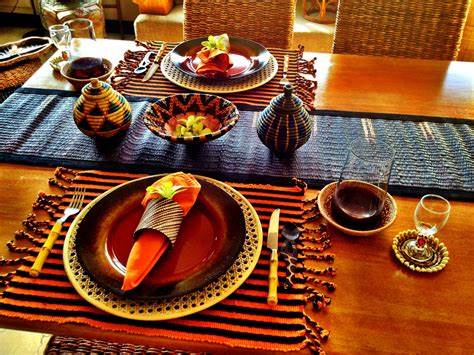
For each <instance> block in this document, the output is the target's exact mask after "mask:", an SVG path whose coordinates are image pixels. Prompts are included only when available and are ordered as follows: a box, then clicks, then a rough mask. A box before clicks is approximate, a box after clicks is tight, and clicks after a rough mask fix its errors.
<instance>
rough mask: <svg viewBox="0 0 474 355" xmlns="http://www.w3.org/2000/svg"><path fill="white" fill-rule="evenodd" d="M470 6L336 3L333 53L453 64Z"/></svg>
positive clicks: (407, 1)
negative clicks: (422, 59) (427, 60)
mask: <svg viewBox="0 0 474 355" xmlns="http://www.w3.org/2000/svg"><path fill="white" fill-rule="evenodd" d="M469 2H470V0H388V1H387V0H373V1H367V0H339V6H338V10H337V20H336V30H335V36H334V45H333V52H334V53H342V54H360V55H379V56H390V57H407V58H424V59H445V60H454V59H456V57H457V54H458V52H459V45H460V42H461V38H462V33H463V28H464V24H465V21H466V16H467V13H468V9H469Z"/></svg>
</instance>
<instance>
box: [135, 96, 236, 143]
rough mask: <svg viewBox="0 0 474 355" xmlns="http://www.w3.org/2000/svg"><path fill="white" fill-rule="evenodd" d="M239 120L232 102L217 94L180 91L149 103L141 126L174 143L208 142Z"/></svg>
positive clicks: (229, 128)
mask: <svg viewBox="0 0 474 355" xmlns="http://www.w3.org/2000/svg"><path fill="white" fill-rule="evenodd" d="M238 120H239V111H238V110H237V107H235V105H234V104H233V103H232V102H230V101H228V100H226V99H224V98H222V97H219V96H215V95H206V94H181V95H173V96H168V97H165V98H164V99H161V100H158V101H155V102H152V103H150V106H149V107H148V109H147V111H146V113H145V116H144V122H145V125H146V126H147V127H148V129H150V131H152V132H153V133H154V134H156V135H157V136H158V137H161V138H163V139H166V140H169V141H171V142H176V143H184V144H194V143H204V142H208V141H212V140H214V139H216V138H219V137H221V136H222V135H224V134H225V133H226V132H228V131H229V130H231V129H232V128H233V127H234V126H235V124H236V123H237V121H238Z"/></svg>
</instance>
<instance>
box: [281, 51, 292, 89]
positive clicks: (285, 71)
mask: <svg viewBox="0 0 474 355" xmlns="http://www.w3.org/2000/svg"><path fill="white" fill-rule="evenodd" d="M289 64H290V56H289V55H285V56H284V57H283V76H282V78H281V80H280V85H286V84H290V81H289V80H288V78H287V75H288V66H289Z"/></svg>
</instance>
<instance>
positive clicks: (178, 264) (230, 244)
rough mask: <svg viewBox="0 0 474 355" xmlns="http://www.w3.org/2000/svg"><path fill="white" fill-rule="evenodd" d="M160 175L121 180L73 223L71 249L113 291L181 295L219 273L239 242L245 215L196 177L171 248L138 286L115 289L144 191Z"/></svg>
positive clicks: (228, 263)
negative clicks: (194, 196) (195, 191)
mask: <svg viewBox="0 0 474 355" xmlns="http://www.w3.org/2000/svg"><path fill="white" fill-rule="evenodd" d="M162 176H163V175H157V176H151V177H146V178H142V179H137V180H133V181H130V182H127V183H125V184H122V185H120V186H118V187H116V188H114V189H112V190H109V191H108V192H106V193H104V194H102V195H101V196H99V197H98V198H96V199H95V200H94V201H93V202H91V203H92V204H93V205H92V207H91V209H90V210H89V211H88V213H87V214H86V215H85V217H84V219H83V220H82V221H81V223H80V224H79V227H78V229H77V235H76V248H77V254H78V258H79V261H80V263H81V264H82V266H83V267H84V269H85V270H87V272H88V273H89V274H90V275H91V277H92V278H93V279H94V280H95V281H96V282H97V283H99V284H100V285H102V286H104V287H105V288H107V289H109V290H111V291H112V292H114V293H116V294H119V295H127V296H130V297H133V298H137V299H147V300H154V299H161V298H166V297H173V296H179V295H183V294H187V293H189V292H192V291H194V290H196V289H199V288H202V287H204V286H206V285H207V284H208V283H209V282H211V281H213V280H215V279H216V278H217V277H219V276H220V275H222V274H223V273H225V272H226V271H227V270H228V268H229V267H230V266H231V265H232V264H233V262H234V261H235V260H236V258H237V256H238V254H239V252H240V250H241V248H242V246H243V243H244V240H245V236H246V227H245V218H244V216H243V213H242V210H241V209H240V206H239V204H238V203H237V202H236V201H235V200H234V199H233V198H232V197H231V196H230V195H229V194H228V193H226V192H225V191H224V190H222V189H221V188H219V187H218V186H216V185H214V184H211V183H209V182H207V181H205V180H202V179H200V178H198V177H197V179H198V181H199V183H200V184H201V191H200V193H199V197H198V200H197V202H196V204H195V206H193V208H192V209H191V211H190V213H189V214H188V216H186V218H185V220H184V221H183V224H182V226H181V229H180V235H179V237H178V239H177V241H176V244H175V245H174V247H173V248H172V249H171V250H170V251H168V252H167V253H166V254H165V255H164V256H163V257H162V259H161V260H160V261H159V262H158V263H157V264H156V265H155V267H154V268H153V270H152V271H151V272H150V274H149V275H148V276H147V277H146V278H145V279H144V280H143V282H142V283H141V285H140V286H138V287H137V288H136V289H135V290H133V291H131V292H126V293H125V292H123V291H122V290H121V286H122V282H123V278H124V273H125V265H126V261H127V258H128V254H129V253H130V250H131V248H132V245H133V240H132V235H133V231H134V230H135V228H136V226H137V225H138V222H139V220H140V217H141V215H142V213H143V207H142V206H141V204H140V202H141V200H142V199H143V196H144V193H145V189H146V187H147V186H149V185H151V184H152V183H153V182H155V181H156V180H158V179H159V178H160V177H162Z"/></svg>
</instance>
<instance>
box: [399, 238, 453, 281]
mask: <svg viewBox="0 0 474 355" xmlns="http://www.w3.org/2000/svg"><path fill="white" fill-rule="evenodd" d="M417 235H418V232H417V231H415V230H413V229H411V230H406V231H403V232H400V233H398V234H397V236H396V237H395V238H393V243H392V249H393V251H394V253H395V256H396V257H397V259H398V260H400V262H401V263H402V264H403V265H405V266H406V267H408V268H409V269H411V270H413V271H417V272H437V271H441V270H442V269H444V268H445V267H446V265H447V264H448V261H449V252H448V249H447V248H446V246H445V245H444V244H443V243H441V242H440V241H439V239H438V238H434V237H430V238H427V240H426V243H427V244H428V247H430V248H432V249H433V251H434V257H433V259H432V261H431V262H430V263H428V264H418V263H416V262H413V261H412V260H411V259H409V258H408V257H407V255H406V254H405V252H404V251H403V244H404V243H405V242H406V241H407V240H408V239H413V238H416V237H417Z"/></svg>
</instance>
